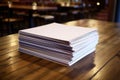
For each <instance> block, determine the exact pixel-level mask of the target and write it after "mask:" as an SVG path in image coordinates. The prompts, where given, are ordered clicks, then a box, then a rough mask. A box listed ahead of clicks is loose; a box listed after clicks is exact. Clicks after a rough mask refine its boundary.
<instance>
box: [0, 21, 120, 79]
mask: <svg viewBox="0 0 120 80" xmlns="http://www.w3.org/2000/svg"><path fill="white" fill-rule="evenodd" d="M65 24H67V25H74V26H84V27H94V28H97V29H98V32H99V43H98V45H97V46H96V51H95V59H94V58H93V57H92V56H89V57H87V58H86V59H84V60H82V62H80V63H79V62H78V63H77V64H76V66H71V67H65V66H62V65H59V64H56V63H52V62H49V61H46V60H43V59H40V58H37V57H33V56H31V55H28V54H24V53H20V52H19V51H18V34H13V35H9V36H5V37H1V38H0V80H120V52H119V51H120V25H119V24H115V23H111V22H105V21H98V20H92V19H84V20H78V21H70V22H67V23H65ZM88 46H89V45H88ZM91 59H94V64H93V65H92V64H88V63H89V61H91ZM85 61H86V62H85ZM83 62H85V63H83ZM84 64H88V65H84ZM83 65H84V66H83ZM81 66H82V67H81Z"/></svg>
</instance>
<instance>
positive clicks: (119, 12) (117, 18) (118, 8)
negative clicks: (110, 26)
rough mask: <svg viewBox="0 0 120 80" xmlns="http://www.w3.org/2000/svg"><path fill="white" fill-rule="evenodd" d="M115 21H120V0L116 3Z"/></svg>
mask: <svg viewBox="0 0 120 80" xmlns="http://www.w3.org/2000/svg"><path fill="white" fill-rule="evenodd" d="M115 22H120V0H117V4H116V16H115Z"/></svg>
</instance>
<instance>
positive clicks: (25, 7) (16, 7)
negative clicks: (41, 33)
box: [0, 4, 57, 27]
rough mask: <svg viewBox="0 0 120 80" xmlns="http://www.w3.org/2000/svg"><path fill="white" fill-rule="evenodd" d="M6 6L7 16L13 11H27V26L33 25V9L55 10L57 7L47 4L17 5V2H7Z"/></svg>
mask: <svg viewBox="0 0 120 80" xmlns="http://www.w3.org/2000/svg"><path fill="white" fill-rule="evenodd" d="M0 5H1V6H5V5H3V4H0ZM6 7H8V10H9V11H8V12H9V17H11V16H14V15H12V12H13V11H16V10H17V11H27V12H28V14H26V15H28V17H29V21H28V22H29V27H34V26H35V25H34V19H33V16H32V14H33V13H34V12H35V11H39V12H40V11H53V10H57V7H49V6H32V5H19V4H8V5H6Z"/></svg>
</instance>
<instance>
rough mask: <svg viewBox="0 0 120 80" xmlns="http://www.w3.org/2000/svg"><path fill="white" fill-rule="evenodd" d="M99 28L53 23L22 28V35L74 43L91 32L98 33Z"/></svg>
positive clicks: (68, 43)
mask: <svg viewBox="0 0 120 80" xmlns="http://www.w3.org/2000/svg"><path fill="white" fill-rule="evenodd" d="M96 33H97V29H94V28H85V27H78V26H67V25H64V24H59V23H51V24H47V25H43V26H38V27H34V28H30V29H24V30H20V31H19V34H20V35H25V36H30V37H33V38H37V39H43V40H45V41H52V42H57V43H61V44H66V45H72V44H74V43H75V42H77V41H78V40H79V39H81V38H84V37H87V36H88V35H90V34H96Z"/></svg>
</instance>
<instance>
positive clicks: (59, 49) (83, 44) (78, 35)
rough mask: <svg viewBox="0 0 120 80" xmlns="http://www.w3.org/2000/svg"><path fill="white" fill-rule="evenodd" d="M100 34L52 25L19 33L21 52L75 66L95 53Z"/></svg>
mask: <svg viewBox="0 0 120 80" xmlns="http://www.w3.org/2000/svg"><path fill="white" fill-rule="evenodd" d="M97 43H98V32H97V30H96V29H93V28H85V27H80V26H79V27H78V26H67V25H64V24H59V23H51V24H47V25H43V26H38V27H34V28H30V29H24V30H20V31H19V51H20V52H23V53H27V54H30V55H34V56H37V57H40V58H43V59H46V60H50V61H52V62H56V63H60V64H63V65H68V66H71V65H73V64H74V63H76V62H77V61H79V60H80V59H82V58H84V57H85V56H87V55H89V54H91V53H92V52H94V51H95V49H96V45H97Z"/></svg>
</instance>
